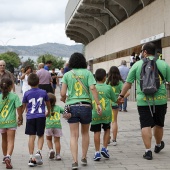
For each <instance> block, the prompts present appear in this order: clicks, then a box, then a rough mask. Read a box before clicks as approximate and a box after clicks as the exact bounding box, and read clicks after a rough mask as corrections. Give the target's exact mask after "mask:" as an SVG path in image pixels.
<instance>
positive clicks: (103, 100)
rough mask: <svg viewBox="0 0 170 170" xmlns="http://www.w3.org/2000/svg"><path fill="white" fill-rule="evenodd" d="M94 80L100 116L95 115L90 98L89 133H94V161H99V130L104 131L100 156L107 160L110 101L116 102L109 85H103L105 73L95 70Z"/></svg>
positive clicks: (110, 114)
mask: <svg viewBox="0 0 170 170" xmlns="http://www.w3.org/2000/svg"><path fill="white" fill-rule="evenodd" d="M95 78H96V81H97V84H96V89H97V92H98V97H99V100H100V105H101V106H102V115H99V114H98V113H97V109H96V108H97V107H96V103H95V101H94V98H93V97H92V104H93V110H92V122H91V128H90V131H92V132H94V144H95V150H96V152H95V155H94V161H99V160H100V159H101V155H100V134H101V128H103V129H104V136H103V147H102V149H101V154H102V155H103V157H105V158H109V157H110V155H109V153H108V149H107V145H108V141H109V138H110V123H111V122H112V107H111V103H112V101H114V102H116V96H115V94H114V92H113V90H112V87H111V86H110V85H107V84H105V81H106V71H105V70H104V69H101V68H100V69H97V70H96V73H95Z"/></svg>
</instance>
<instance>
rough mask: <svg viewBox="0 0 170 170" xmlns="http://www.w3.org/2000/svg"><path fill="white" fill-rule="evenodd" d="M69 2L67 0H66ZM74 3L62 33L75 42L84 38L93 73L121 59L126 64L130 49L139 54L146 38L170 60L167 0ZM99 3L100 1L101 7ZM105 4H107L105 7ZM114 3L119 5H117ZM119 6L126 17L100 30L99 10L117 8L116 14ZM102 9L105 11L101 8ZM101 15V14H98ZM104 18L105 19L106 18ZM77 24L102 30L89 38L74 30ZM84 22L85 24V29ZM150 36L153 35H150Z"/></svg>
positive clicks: (82, 0) (101, 12)
mask: <svg viewBox="0 0 170 170" xmlns="http://www.w3.org/2000/svg"><path fill="white" fill-rule="evenodd" d="M136 2H137V1H135V3H136ZM70 3H71V1H69V3H68V4H70ZM76 3H77V6H76V8H75V9H74V12H72V15H71V16H70V18H69V17H68V16H67V20H66V34H67V36H68V37H70V39H73V40H75V41H76V42H81V41H82V42H85V43H84V44H85V57H86V60H87V61H88V62H89V65H90V70H91V71H92V72H93V73H95V71H96V70H97V69H98V68H104V69H105V70H106V71H107V72H108V71H109V69H110V67H111V66H113V65H114V66H119V65H120V63H121V60H126V61H127V65H128V66H130V55H131V54H132V52H135V53H136V54H139V53H140V51H141V47H142V44H143V43H144V42H146V41H147V42H148V41H153V42H154V43H155V45H156V48H157V50H159V51H162V56H163V59H165V61H166V62H168V63H169V64H170V57H169V55H170V20H169V18H170V13H169V9H170V0H139V1H138V4H137V3H136V4H135V5H136V6H135V5H134V1H132V0H126V1H124V0H110V1H107V0H93V1H92V0H79V1H76ZM102 4H104V6H103V7H102ZM95 5H96V8H100V11H99V10H96V9H95ZM106 5H107V7H106V8H105V6H106ZM108 5H110V6H108ZM118 5H119V8H117V6H118ZM74 6H75V4H74ZM123 6H124V7H125V6H126V8H124V10H125V11H126V12H127V16H126V19H122V20H120V22H117V23H116V25H113V26H112V27H111V28H109V29H108V30H105V31H104V28H103V27H102V25H99V24H98V23H97V22H96V20H95V19H96V18H97V19H99V20H101V17H99V13H100V14H101V15H103V16H105V14H106V13H107V12H108V11H107V10H106V9H110V11H111V12H113V13H114V10H115V11H116V12H117V10H118V11H119V12H120V14H119V13H117V14H119V15H124V14H123V12H122V7H123ZM132 8H133V9H135V8H136V9H135V10H134V11H133V12H132V11H131V14H130V13H128V11H130V10H132ZM68 9H69V8H68ZM101 9H102V10H101ZM104 10H106V11H105V12H103V11H104ZM66 11H67V9H66ZM68 11H70V10H68ZM86 11H87V12H89V14H90V15H92V14H93V15H94V16H93V17H94V18H93V19H91V18H88V20H87V15H86V14H85V12H86ZM95 14H96V15H95ZM115 16H118V15H115ZM118 17H120V16H118ZM68 18H69V19H68ZM113 18H114V17H113ZM102 19H104V18H103V17H102ZM105 19H106V20H107V21H108V19H107V18H105ZM83 20H84V21H89V23H86V25H85V24H84V23H83ZM107 21H105V22H104V21H103V20H102V22H103V24H104V25H108V23H107ZM93 22H94V23H93ZM78 24H79V25H81V24H82V25H83V26H84V29H86V31H89V32H90V33H91V34H93V32H94V30H93V29H94V28H93V29H91V27H90V26H89V25H93V26H94V25H95V26H96V31H98V32H100V29H101V30H102V31H101V32H100V35H99V36H98V35H95V36H96V38H94V39H92V37H90V35H89V33H88V34H87V35H86V33H85V32H84V31H82V32H81V30H79V32H77V33H76V32H75V29H73V28H77V29H78V26H79V25H78ZM97 24H98V25H97ZM85 26H86V27H85ZM87 26H89V29H88V28H87ZM98 27H100V29H99V28H98ZM71 31H72V32H71ZM160 35H161V36H160ZM95 36H94V37H95ZM153 37H156V38H155V39H153ZM167 89H168V98H170V92H169V89H170V88H169V87H167ZM135 90H136V89H135V85H133V87H132V89H131V95H130V97H129V99H130V100H132V101H135Z"/></svg>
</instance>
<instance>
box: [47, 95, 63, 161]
mask: <svg viewBox="0 0 170 170" xmlns="http://www.w3.org/2000/svg"><path fill="white" fill-rule="evenodd" d="M48 97H49V100H50V104H51V114H50V115H49V116H48V117H47V118H46V139H47V145H48V148H49V159H54V158H56V160H61V156H60V148H61V146H60V137H61V136H62V130H61V128H62V127H61V122H60V113H63V112H64V109H63V108H61V107H60V106H57V105H55V103H56V97H55V95H54V94H52V93H48ZM52 137H54V145H55V150H56V156H55V151H54V149H53V143H52Z"/></svg>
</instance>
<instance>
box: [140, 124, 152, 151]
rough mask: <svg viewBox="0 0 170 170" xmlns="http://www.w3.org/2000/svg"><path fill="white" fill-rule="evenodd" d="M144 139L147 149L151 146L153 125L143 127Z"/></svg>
mask: <svg viewBox="0 0 170 170" xmlns="http://www.w3.org/2000/svg"><path fill="white" fill-rule="evenodd" d="M142 139H143V143H144V145H145V148H146V149H150V148H151V140H152V129H151V127H145V128H142Z"/></svg>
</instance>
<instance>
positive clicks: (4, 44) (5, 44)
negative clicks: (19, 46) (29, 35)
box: [0, 38, 16, 52]
mask: <svg viewBox="0 0 170 170" xmlns="http://www.w3.org/2000/svg"><path fill="white" fill-rule="evenodd" d="M14 39H16V38H10V39H8V40H7V41H6V43H4V41H2V40H0V41H1V42H2V44H3V46H4V49H5V52H6V50H7V44H8V42H9V41H10V40H14Z"/></svg>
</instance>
